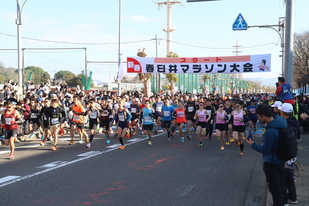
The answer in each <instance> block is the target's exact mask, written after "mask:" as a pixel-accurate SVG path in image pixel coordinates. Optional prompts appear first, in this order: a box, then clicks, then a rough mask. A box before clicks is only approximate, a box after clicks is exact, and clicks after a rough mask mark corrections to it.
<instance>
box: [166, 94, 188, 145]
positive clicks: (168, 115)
mask: <svg viewBox="0 0 309 206" xmlns="http://www.w3.org/2000/svg"><path fill="white" fill-rule="evenodd" d="M173 112H174V108H173V107H172V106H171V105H170V100H169V99H165V100H164V105H163V106H162V128H163V129H166V131H167V140H168V141H170V140H171V139H170V137H171V124H172V119H173ZM184 141H185V140H184V138H181V139H180V142H184Z"/></svg>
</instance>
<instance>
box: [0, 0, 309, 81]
mask: <svg viewBox="0 0 309 206" xmlns="http://www.w3.org/2000/svg"><path fill="white" fill-rule="evenodd" d="M171 1H173V0H171ZM20 2H21V4H23V3H24V2H25V0H20ZM121 2H122V4H121V30H120V31H121V32H120V39H121V42H122V44H121V46H120V51H121V54H122V60H123V61H126V58H127V57H135V56H136V53H137V52H138V50H139V49H142V48H145V52H146V53H147V55H148V57H156V55H157V56H158V57H165V56H166V38H167V37H166V33H165V32H164V31H163V29H164V28H165V27H166V24H167V8H166V6H164V5H163V6H161V7H159V6H158V4H157V3H158V2H164V1H163V0H162V1H156V0H122V1H121ZM180 2H182V4H175V5H174V6H172V14H171V17H172V18H171V21H172V23H171V24H172V26H173V28H175V29H176V30H175V31H174V32H173V33H172V44H171V48H172V49H171V50H172V51H173V52H175V53H177V54H178V55H179V56H180V57H208V56H213V57H215V56H233V55H235V53H233V51H235V47H233V46H235V45H236V42H237V41H238V44H239V45H241V47H239V51H241V53H239V54H238V55H253V54H271V55H272V60H271V67H272V71H271V72H269V73H267V74H266V73H254V74H246V75H244V77H246V78H255V79H256V78H258V79H264V80H266V79H271V78H276V77H278V76H279V74H281V62H282V60H281V58H280V57H279V55H280V54H281V53H280V51H281V47H280V38H279V35H278V33H277V32H276V31H274V30H272V29H261V28H249V29H248V30H246V31H233V30H232V24H233V23H234V21H235V20H236V18H237V16H238V14H239V13H241V14H242V16H243V17H244V19H245V21H246V22H247V24H248V25H249V26H255V25H267V24H268V25H272V24H278V19H279V17H284V16H285V3H284V0H259V1H256V0H254V1H253V0H221V1H211V2H194V3H193V2H192V3H187V2H186V1H185V0H182V1H180ZM294 2H295V9H294V32H295V33H302V32H304V31H307V30H309V21H308V17H309V15H308V11H307V9H308V8H309V1H308V0H297V1H296V0H294ZM16 10H17V9H16V1H13V0H10V1H3V0H2V1H1V2H0V25H1V27H0V62H2V64H3V66H5V67H12V68H17V51H16V50H8V49H17V37H16V35H17V26H16V24H15V19H16V16H17V12H16ZM276 29H277V28H276ZM21 34H22V35H21V36H22V37H23V38H22V48H25V50H24V65H25V67H26V66H37V67H41V68H42V69H43V70H45V71H47V72H48V73H49V74H50V75H51V77H52V76H53V75H54V74H55V73H56V72H57V71H60V70H68V71H71V72H73V73H75V74H80V73H81V72H82V71H83V70H85V61H86V59H87V61H88V62H89V63H88V64H87V69H88V71H89V72H90V71H91V72H92V77H93V80H100V81H104V82H108V81H112V80H113V79H114V78H115V76H116V75H117V71H118V66H117V63H107V62H118V48H119V45H118V40H119V0H109V1H108V0H44V1H42V0H27V1H26V3H25V4H24V7H23V10H22V26H21ZM156 36H157V37H158V39H159V41H158V45H157V46H156ZM33 48H39V50H33ZM43 48H44V49H45V50H42V49H43ZM59 48H62V49H59ZM84 48H86V49H84ZM123 65H124V67H125V66H126V64H123Z"/></svg>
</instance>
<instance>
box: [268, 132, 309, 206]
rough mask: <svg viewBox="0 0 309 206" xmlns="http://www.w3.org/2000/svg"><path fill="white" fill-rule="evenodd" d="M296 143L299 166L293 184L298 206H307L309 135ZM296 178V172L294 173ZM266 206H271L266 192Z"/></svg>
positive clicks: (308, 194) (308, 198)
mask: <svg viewBox="0 0 309 206" xmlns="http://www.w3.org/2000/svg"><path fill="white" fill-rule="evenodd" d="M301 138H302V140H301V141H300V142H298V161H299V164H300V168H299V177H297V180H296V182H295V186H296V194H297V200H298V204H289V205H290V206H291V205H299V206H309V134H306V135H301ZM295 175H297V176H298V172H297V171H296V172H295ZM266 206H271V195H270V193H269V192H267V200H266Z"/></svg>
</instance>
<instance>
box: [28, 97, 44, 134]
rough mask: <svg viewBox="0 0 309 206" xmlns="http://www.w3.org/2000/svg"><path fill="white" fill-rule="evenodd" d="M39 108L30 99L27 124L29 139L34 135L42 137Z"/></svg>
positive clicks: (34, 101)
mask: <svg viewBox="0 0 309 206" xmlns="http://www.w3.org/2000/svg"><path fill="white" fill-rule="evenodd" d="M40 113H41V106H40V105H39V104H38V103H37V102H36V100H34V99H31V101H30V124H29V131H30V132H31V135H30V136H29V138H32V137H33V136H34V135H39V137H40V134H42V136H43V135H44V132H43V130H42V127H41V116H40Z"/></svg>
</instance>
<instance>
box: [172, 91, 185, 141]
mask: <svg viewBox="0 0 309 206" xmlns="http://www.w3.org/2000/svg"><path fill="white" fill-rule="evenodd" d="M172 107H173V108H174V110H176V109H177V108H178V99H177V97H174V100H173V103H172ZM176 124H177V122H176V117H175V116H174V115H173V120H172V134H171V136H172V137H174V136H175V135H176V127H177V125H176ZM182 136H183V135H182ZM182 136H181V137H182Z"/></svg>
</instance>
